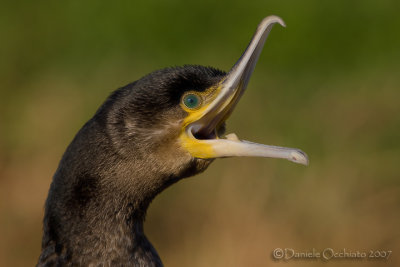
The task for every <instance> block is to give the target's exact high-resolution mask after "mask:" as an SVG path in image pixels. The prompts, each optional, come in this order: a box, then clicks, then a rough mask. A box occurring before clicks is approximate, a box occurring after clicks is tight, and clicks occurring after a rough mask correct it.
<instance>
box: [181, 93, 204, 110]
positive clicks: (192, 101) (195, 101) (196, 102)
mask: <svg viewBox="0 0 400 267" xmlns="http://www.w3.org/2000/svg"><path fill="white" fill-rule="evenodd" d="M182 101H183V104H184V105H185V106H186V107H187V108H190V109H195V108H198V107H199V106H200V104H201V99H200V96H198V95H195V94H187V95H185V96H184V97H183V100H182Z"/></svg>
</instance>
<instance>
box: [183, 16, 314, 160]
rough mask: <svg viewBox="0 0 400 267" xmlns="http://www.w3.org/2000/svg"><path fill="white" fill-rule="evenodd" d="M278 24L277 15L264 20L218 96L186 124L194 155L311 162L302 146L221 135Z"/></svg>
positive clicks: (186, 137)
mask: <svg viewBox="0 0 400 267" xmlns="http://www.w3.org/2000/svg"><path fill="white" fill-rule="evenodd" d="M275 23H278V24H280V25H282V26H285V24H284V22H283V20H282V19H281V18H279V17H277V16H269V17H266V18H265V19H263V20H262V21H261V23H260V24H259V26H258V28H257V30H256V32H255V34H254V36H253V38H252V40H251V41H250V43H249V45H248V46H247V48H246V50H245V51H244V53H243V54H242V56H241V57H240V58H239V60H238V61H237V62H236V64H235V65H234V66H233V67H232V69H231V70H230V71H229V73H228V74H227V75H226V76H225V77H224V78H223V79H222V80H221V81H220V83H219V84H218V85H217V87H216V89H215V91H214V94H215V98H214V99H213V100H212V101H211V103H209V104H208V105H206V106H205V107H204V108H203V109H201V110H199V111H197V113H196V119H194V120H193V121H191V122H190V123H189V124H188V125H187V126H186V129H185V134H184V137H183V139H184V141H183V144H184V146H185V147H186V148H187V149H188V150H189V152H190V153H191V154H192V155H193V156H194V157H197V158H218V157H238V156H248V157H270V158H283V159H287V160H290V161H293V162H296V163H300V164H304V165H307V164H308V157H307V155H306V154H305V153H304V152H303V151H301V150H299V149H295V148H285V147H277V146H269V145H263V144H257V143H252V142H249V141H245V140H240V139H239V138H238V137H237V136H236V134H228V135H226V136H225V138H220V137H221V136H222V135H223V134H224V132H225V121H226V119H227V118H228V117H229V116H230V114H231V113H232V111H233V110H234V108H235V106H236V104H237V103H238V102H239V100H240V98H241V96H242V95H243V93H244V91H245V90H246V87H247V84H248V82H249V80H250V76H251V74H252V72H253V70H254V67H255V65H256V63H257V60H258V58H259V56H260V53H261V51H262V48H263V46H264V43H265V40H266V39H267V36H268V34H269V32H270V31H271V29H272V26H273V25H274V24H275Z"/></svg>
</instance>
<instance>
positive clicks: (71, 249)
mask: <svg viewBox="0 0 400 267" xmlns="http://www.w3.org/2000/svg"><path fill="white" fill-rule="evenodd" d="M224 75H225V73H224V72H222V71H219V70H216V69H213V68H209V67H201V66H184V67H176V68H167V69H163V70H159V71H156V72H153V73H151V74H149V75H147V76H145V77H143V78H142V79H140V80H138V81H136V82H134V83H131V84H129V85H127V86H125V87H122V88H120V89H118V90H116V91H115V92H114V93H112V94H111V95H110V97H109V98H108V99H107V100H106V101H105V102H104V104H103V105H102V106H101V107H100V108H99V110H98V111H97V112H96V114H95V115H94V117H93V118H92V119H90V120H89V121H88V122H87V123H86V124H85V125H84V126H83V127H82V129H81V130H80V131H79V132H78V134H77V135H76V136H75V138H74V139H73V141H72V142H71V144H70V145H69V146H68V148H67V150H66V152H65V153H64V155H63V157H62V159H61V162H60V164H59V167H58V169H57V171H56V173H55V175H54V178H53V182H52V184H51V187H50V190H49V195H48V198H47V202H46V210H45V217H44V235H43V241H42V253H41V255H40V258H39V263H38V266H89V265H90V266H161V265H162V263H161V260H160V258H159V256H158V255H157V252H156V251H155V249H154V248H153V247H152V245H151V244H150V242H149V241H148V240H147V238H146V237H145V235H144V233H143V221H144V219H145V213H146V210H147V207H148V205H149V204H150V202H151V201H152V199H153V198H154V197H155V196H156V195H157V194H158V193H160V192H161V191H163V190H164V189H165V188H166V187H168V186H170V185H171V184H173V183H175V182H177V181H178V180H179V179H182V178H184V177H188V176H192V175H194V174H196V173H199V172H201V171H203V170H205V169H206V168H207V166H208V165H209V164H210V162H211V160H202V159H195V158H193V157H191V156H190V154H189V153H188V152H187V151H184V150H183V149H182V148H181V147H180V146H179V144H178V142H177V138H178V136H179V133H180V131H181V123H182V120H183V119H184V118H185V116H187V114H186V112H185V111H184V110H183V109H182V108H181V107H180V105H179V103H180V100H181V97H182V94H184V93H185V92H186V91H191V90H197V91H203V90H205V89H206V88H209V87H210V86H212V85H213V84H216V83H217V82H219V81H220V80H221V79H222V77H223V76H224Z"/></svg>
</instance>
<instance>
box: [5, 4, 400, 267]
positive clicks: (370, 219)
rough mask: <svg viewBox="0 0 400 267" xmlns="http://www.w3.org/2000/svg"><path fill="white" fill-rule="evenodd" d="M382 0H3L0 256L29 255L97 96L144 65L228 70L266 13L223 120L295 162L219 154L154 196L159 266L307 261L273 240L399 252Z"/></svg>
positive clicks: (394, 93) (399, 170) (390, 45)
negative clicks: (262, 43) (277, 22)
mask: <svg viewBox="0 0 400 267" xmlns="http://www.w3.org/2000/svg"><path fill="white" fill-rule="evenodd" d="M399 8H400V4H399V2H396V1H388V0H383V1H379V2H377V1H371V0H368V1H330V2H327V1H325V2H321V1H316V0H306V1H293V0H290V1H284V2H282V1H274V2H273V1H270V2H268V1H247V2H245V3H243V1H237V0H235V1H219V2H214V1H202V2H189V1H178V0H173V1H147V2H133V1H114V2H113V3H111V2H98V1H76V0H73V1H68V2H50V1H34V2H28V1H13V2H12V1H7V2H3V4H2V8H1V9H0V34H1V36H2V41H1V42H0V57H1V60H0V85H1V87H0V266H32V265H34V264H35V262H36V260H37V257H38V255H39V251H40V240H41V220H42V216H43V204H44V200H45V198H46V195H47V190H48V187H49V183H50V181H51V177H52V175H53V173H54V171H55V169H56V167H57V164H58V161H59V159H60V157H61V155H62V153H63V151H64V149H65V147H66V146H67V145H68V143H69V142H70V140H71V139H72V137H73V135H74V134H75V133H76V132H77V130H78V129H79V128H80V127H81V125H82V124H83V123H84V122H85V121H86V120H88V119H89V118H90V116H91V115H92V114H93V113H94V111H95V109H96V108H97V107H98V106H99V105H100V103H101V102H102V101H103V100H104V99H105V98H106V96H107V95H108V94H109V93H110V92H111V91H112V90H114V89H116V88H117V87H119V86H122V85H125V84H127V83H129V82H131V81H133V80H136V79H138V78H140V77H141V76H143V75H144V74H146V73H148V72H150V71H153V70H155V69H158V68H162V67H166V66H171V65H182V64H202V65H212V66H214V67H219V68H222V69H224V70H228V69H229V68H230V67H231V65H232V64H233V63H234V62H235V61H236V59H237V58H238V57H239V56H240V53H241V52H242V51H243V49H244V48H245V47H246V45H247V43H248V41H249V39H250V38H251V35H252V34H253V31H254V30H255V27H256V25H257V24H258V22H259V21H260V20H261V19H262V18H263V17H264V16H267V15H270V14H276V15H279V16H281V17H282V18H283V19H284V20H285V22H286V24H287V25H288V26H287V28H286V29H283V28H281V27H278V26H276V27H275V28H274V29H273V30H272V33H271V36H270V38H269V39H268V41H267V43H266V47H265V51H264V52H263V54H262V56H261V58H260V60H259V63H258V65H257V68H256V71H255V73H254V75H253V77H252V80H251V82H250V85H249V90H248V91H247V93H246V96H245V97H244V98H243V99H242V101H241V103H240V105H239V106H238V108H237V110H236V111H235V113H234V114H233V116H232V118H231V119H230V121H229V125H228V131H229V132H231V131H232V132H236V133H237V134H238V135H239V137H242V138H245V139H249V140H254V141H258V142H263V143H269V144H276V145H285V146H292V147H300V148H302V149H303V150H304V151H306V152H307V153H308V154H309V156H310V159H311V164H310V166H309V167H307V168H303V167H301V166H297V165H294V164H291V163H288V162H284V161H279V160H268V159H225V160H218V161H216V162H215V163H214V164H213V165H212V166H211V167H210V169H209V170H208V171H207V172H206V173H204V174H202V175H200V176H198V177H195V178H192V179H186V180H184V181H182V182H180V183H178V184H177V185H175V186H173V187H171V188H170V189H168V190H167V191H166V192H164V193H163V194H161V195H160V196H159V197H157V198H156V200H155V201H154V203H153V204H152V206H151V208H150V210H149V214H148V219H147V223H146V226H145V227H146V232H147V234H148V236H149V238H150V240H152V241H153V243H154V245H155V247H156V248H157V249H158V251H159V253H160V255H161V257H162V258H163V261H164V263H165V265H166V266H271V265H276V266H283V265H285V266H310V265H311V266H320V265H324V263H322V262H320V261H316V262H315V261H312V262H310V261H292V262H288V263H281V262H274V261H272V260H271V257H270V255H271V251H272V250H273V249H274V248H276V247H289V248H295V249H298V250H301V249H303V250H310V249H312V248H317V249H323V248H325V247H333V248H337V249H340V248H349V249H353V250H369V249H386V250H393V251H394V252H393V255H392V258H391V259H390V260H389V261H356V262H354V261H338V262H331V263H330V264H331V265H340V266H342V265H344V266H346V265H352V266H353V265H357V264H359V265H360V266H378V265H382V266H396V265H397V266H398V265H399V264H400V257H399V254H398V251H399V249H400V244H399V237H400V231H399V227H398V225H400V216H399V208H400V183H399V178H400V177H399V174H400V167H399V162H400V142H399V132H400V105H399V99H400V90H399V84H400V77H399V72H400V64H399V60H400V49H399V47H400V35H399V34H398V29H399V28H400V19H399V18H398V14H397V13H398V10H400V9H399Z"/></svg>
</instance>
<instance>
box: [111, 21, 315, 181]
mask: <svg viewBox="0 0 400 267" xmlns="http://www.w3.org/2000/svg"><path fill="white" fill-rule="evenodd" d="M275 23H278V24H280V25H282V26H285V25H284V22H283V21H282V20H281V19H280V18H279V17H276V16H270V17H267V18H265V19H264V20H263V21H262V22H261V23H260V25H259V26H258V28H257V30H256V32H255V34H254V36H253V38H252V40H251V42H250V43H249V45H248V47H247V48H246V50H245V51H244V53H243V54H242V56H241V57H240V58H239V60H238V61H237V62H236V64H234V66H233V67H232V69H231V70H230V71H229V72H228V73H225V72H222V71H219V70H217V69H214V68H211V67H202V66H193V65H189V66H183V67H175V68H167V69H163V70H159V71H155V72H153V73H150V74H149V75H147V76H145V77H143V78H142V79H140V80H138V81H136V82H134V83H133V84H130V85H128V86H126V87H124V88H121V89H120V90H117V91H116V92H115V93H114V94H113V95H112V96H111V97H110V99H117V100H118V101H113V106H112V112H109V118H108V127H109V128H110V127H111V128H113V131H110V132H112V137H113V138H114V140H113V143H114V144H117V145H119V149H120V151H122V152H124V151H129V152H130V153H129V154H130V155H131V156H132V155H133V157H136V158H143V157H145V158H146V160H147V161H149V160H150V161H151V162H153V163H154V165H155V166H157V167H156V168H158V169H160V170H163V169H165V170H167V172H168V171H171V170H179V171H178V173H179V175H180V176H182V172H183V173H184V172H185V171H186V172H187V170H188V169H190V170H191V171H189V172H188V174H187V175H186V174H183V175H186V176H188V175H193V174H195V173H197V172H200V171H202V170H204V169H205V168H206V167H207V166H208V165H209V163H210V162H211V161H212V160H213V159H215V158H221V157H238V156H257V157H271V158H283V159H287V160H290V161H293V162H296V163H300V164H308V158H307V156H306V154H305V153H304V152H302V151H301V150H298V149H293V148H284V147H277V146H268V145H263V144H256V143H252V142H248V141H244V140H240V139H239V138H238V137H237V136H236V134H229V135H226V136H225V137H224V136H223V134H224V132H225V121H226V120H227V119H228V117H229V116H230V115H231V113H232V111H233V110H234V108H235V106H236V104H237V103H238V101H239V100H240V98H241V96H242V95H243V93H244V91H245V89H246V87H247V84H248V82H249V78H250V76H251V74H252V72H253V70H254V67H255V65H256V62H257V60H258V57H259V55H260V53H261V50H262V48H263V46H264V42H265V40H266V38H267V36H268V34H269V32H270V30H271V28H272V26H273V25H274V24H275ZM106 104H107V102H106ZM106 104H105V105H106ZM149 152H151V153H149ZM149 157H152V159H149ZM160 159H162V160H160ZM157 162H159V164H158V163H157ZM188 166H190V167H189V168H188Z"/></svg>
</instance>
